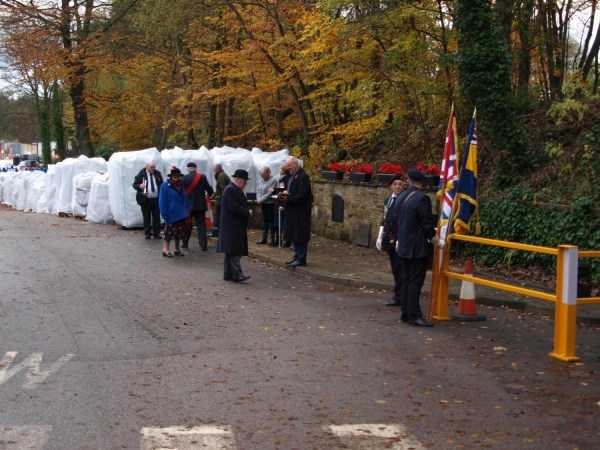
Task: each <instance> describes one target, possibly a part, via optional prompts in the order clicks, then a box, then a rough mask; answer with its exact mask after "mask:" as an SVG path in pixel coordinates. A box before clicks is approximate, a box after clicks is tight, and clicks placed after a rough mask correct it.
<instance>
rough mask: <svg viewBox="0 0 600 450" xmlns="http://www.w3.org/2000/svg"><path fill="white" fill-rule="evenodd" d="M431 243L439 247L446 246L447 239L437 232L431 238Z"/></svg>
mask: <svg viewBox="0 0 600 450" xmlns="http://www.w3.org/2000/svg"><path fill="white" fill-rule="evenodd" d="M431 243H432V244H433V245H435V246H436V247H437V248H444V246H445V245H446V241H445V240H443V239H440V238H439V237H438V235H437V234H436V235H435V236H434V237H432V238H431Z"/></svg>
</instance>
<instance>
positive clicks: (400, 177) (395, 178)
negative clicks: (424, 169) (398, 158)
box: [388, 173, 404, 185]
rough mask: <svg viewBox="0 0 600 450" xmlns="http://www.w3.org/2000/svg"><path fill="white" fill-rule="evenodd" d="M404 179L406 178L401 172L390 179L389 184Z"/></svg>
mask: <svg viewBox="0 0 600 450" xmlns="http://www.w3.org/2000/svg"><path fill="white" fill-rule="evenodd" d="M403 179H404V177H403V176H402V175H400V174H399V173H397V174H396V175H394V177H393V178H392V179H391V180H390V182H389V183H388V184H389V185H391V184H392V183H393V182H394V181H396V180H403Z"/></svg>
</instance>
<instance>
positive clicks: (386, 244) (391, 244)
mask: <svg viewBox="0 0 600 450" xmlns="http://www.w3.org/2000/svg"><path fill="white" fill-rule="evenodd" d="M389 185H390V188H391V189H392V195H390V196H389V197H388V198H386V199H385V200H384V201H383V218H382V219H381V226H380V227H379V236H378V238H377V244H376V247H377V250H379V251H386V252H387V253H388V257H389V259H390V266H391V268H392V274H393V275H394V298H393V299H392V301H390V302H388V303H386V306H400V300H401V298H402V265H401V261H400V257H399V256H398V253H397V252H396V237H397V235H398V215H397V214H398V211H397V210H396V209H394V208H392V205H393V204H394V202H395V201H396V198H397V197H398V196H399V195H400V194H401V193H402V192H403V191H404V188H405V187H406V184H405V183H404V181H403V180H402V175H400V174H397V175H395V176H394V178H392V180H391V181H390V182H389Z"/></svg>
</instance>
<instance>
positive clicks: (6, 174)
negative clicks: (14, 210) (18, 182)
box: [0, 172, 8, 203]
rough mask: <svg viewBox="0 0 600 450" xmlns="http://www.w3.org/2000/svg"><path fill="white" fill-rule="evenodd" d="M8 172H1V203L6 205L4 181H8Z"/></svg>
mask: <svg viewBox="0 0 600 450" xmlns="http://www.w3.org/2000/svg"><path fill="white" fill-rule="evenodd" d="M7 176H8V172H0V203H4V180H6V178H7Z"/></svg>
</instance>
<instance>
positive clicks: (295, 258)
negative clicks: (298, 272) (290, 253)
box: [286, 256, 298, 266]
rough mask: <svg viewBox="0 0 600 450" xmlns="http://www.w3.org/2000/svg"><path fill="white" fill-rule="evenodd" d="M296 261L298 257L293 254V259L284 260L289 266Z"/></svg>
mask: <svg viewBox="0 0 600 450" xmlns="http://www.w3.org/2000/svg"><path fill="white" fill-rule="evenodd" d="M296 261H298V257H297V256H294V259H292V260H291V261H286V264H287V265H288V266H289V265H290V264H293V263H295V262H296Z"/></svg>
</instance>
